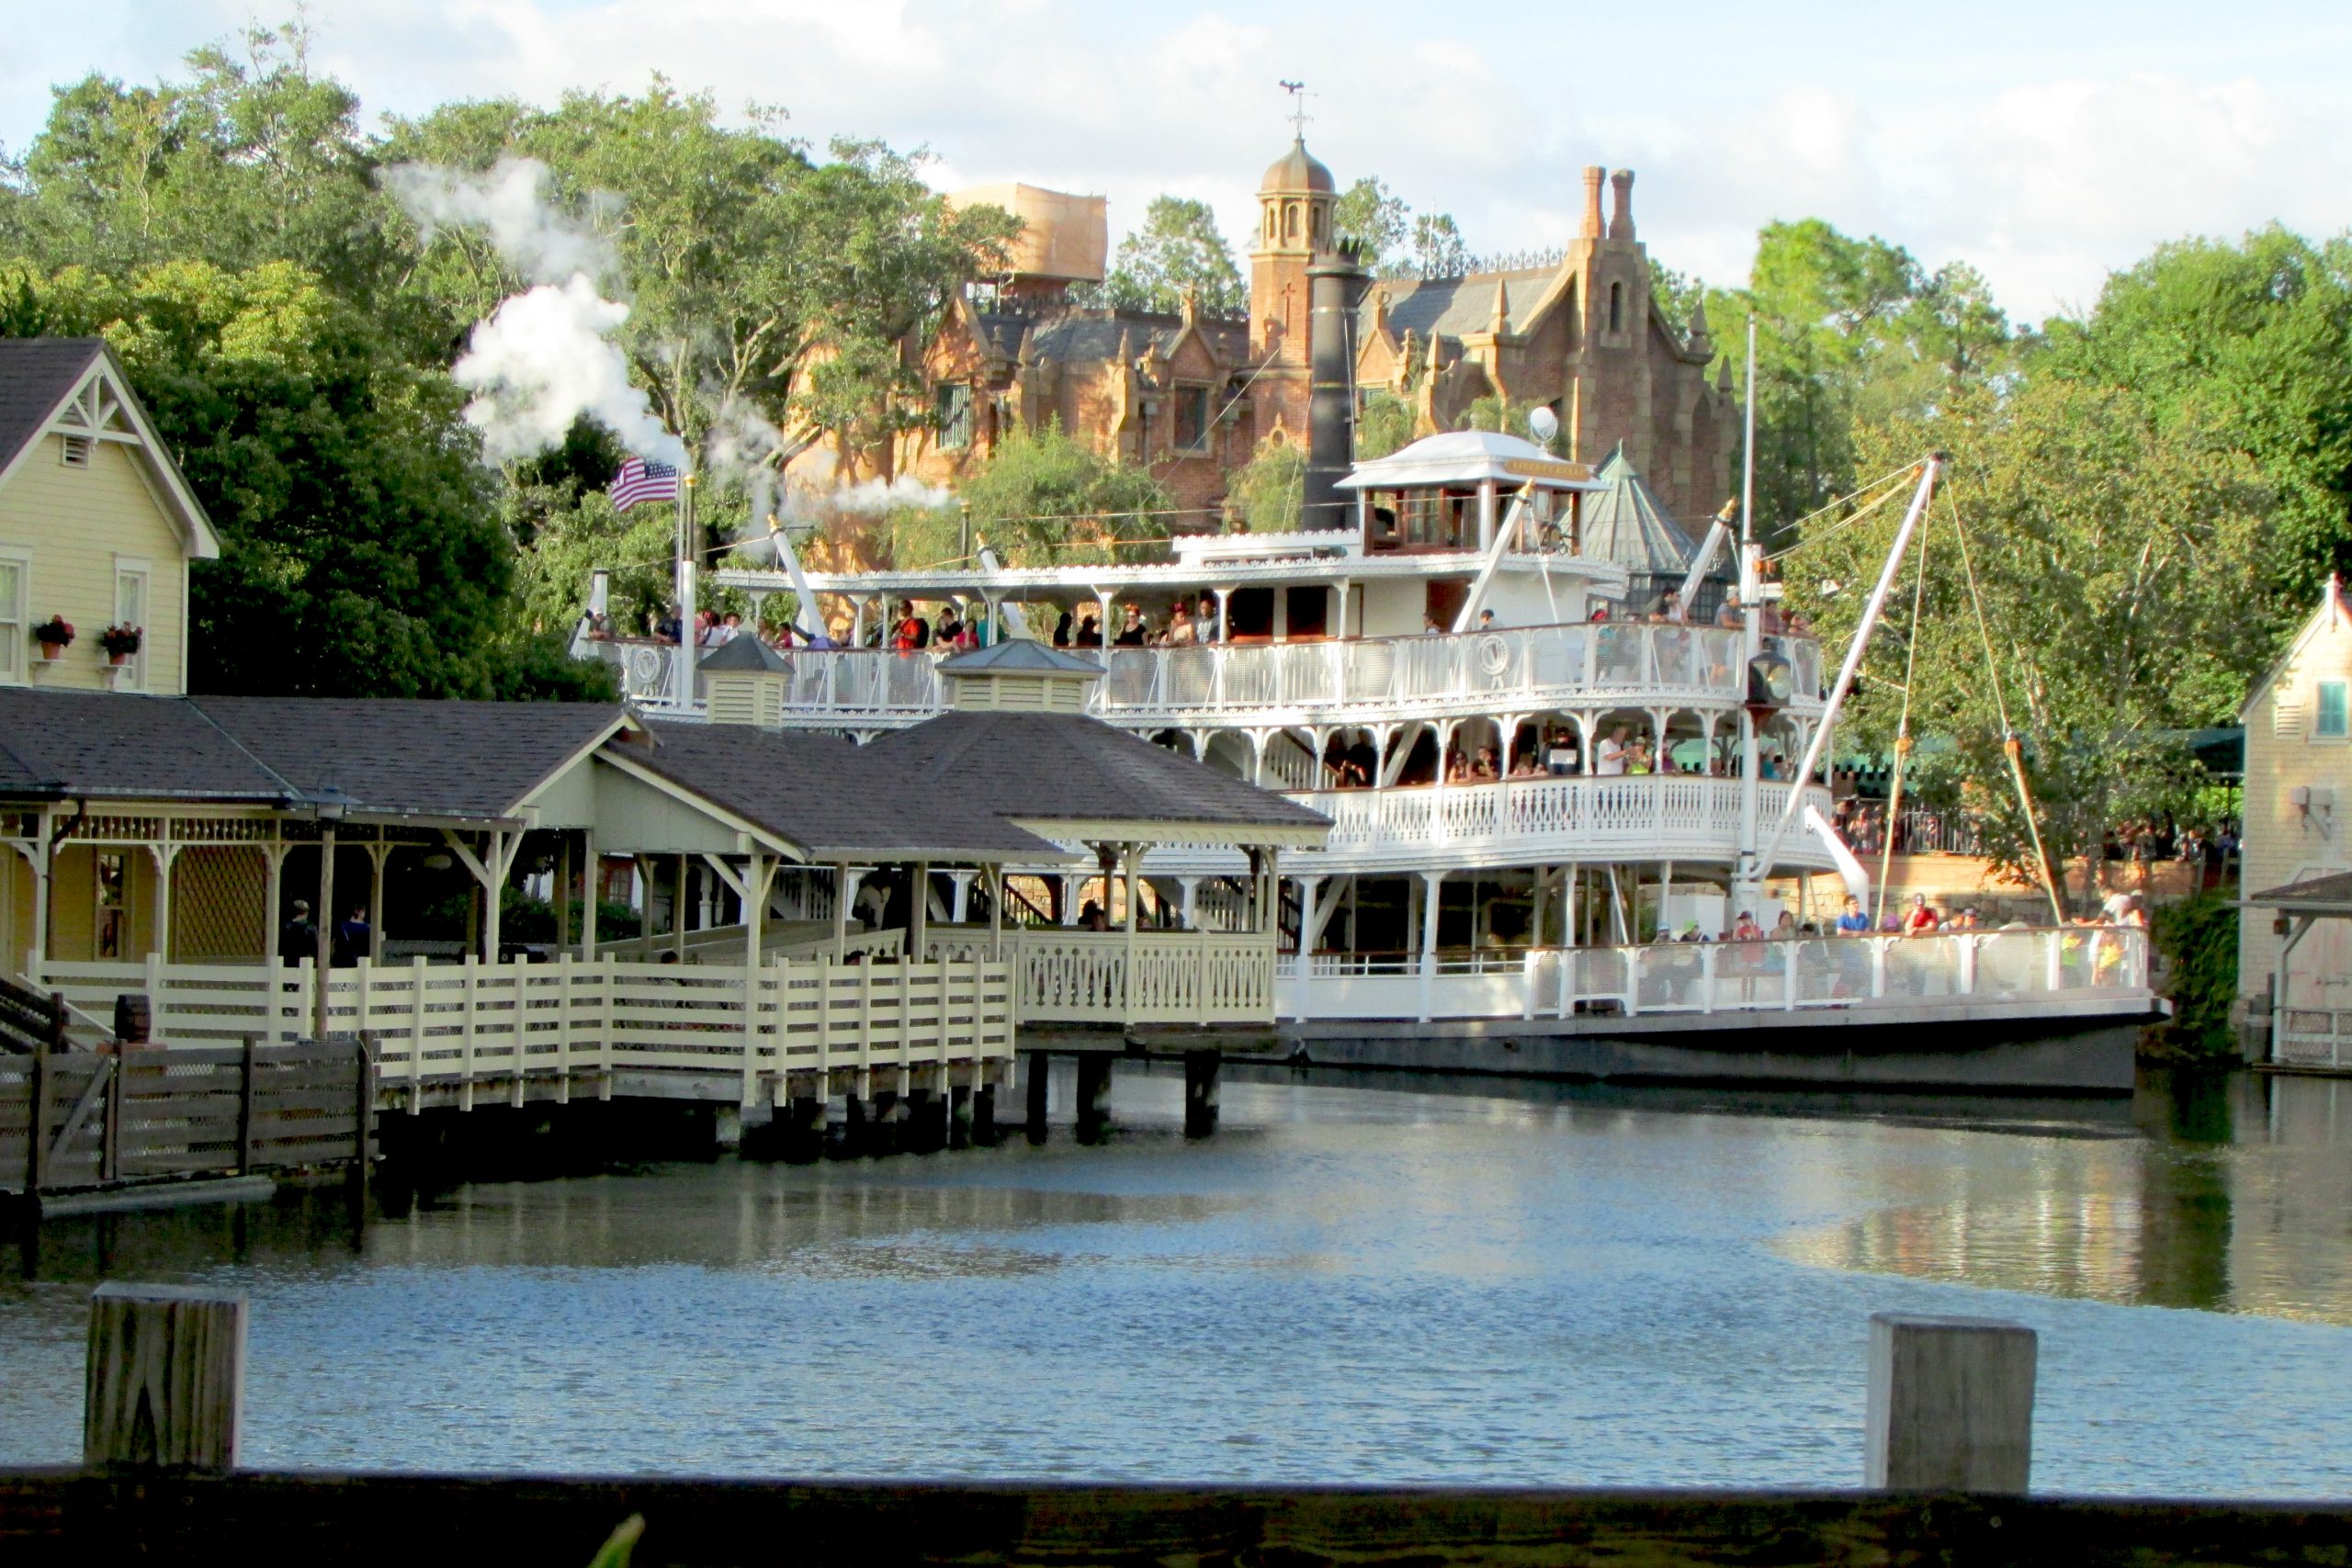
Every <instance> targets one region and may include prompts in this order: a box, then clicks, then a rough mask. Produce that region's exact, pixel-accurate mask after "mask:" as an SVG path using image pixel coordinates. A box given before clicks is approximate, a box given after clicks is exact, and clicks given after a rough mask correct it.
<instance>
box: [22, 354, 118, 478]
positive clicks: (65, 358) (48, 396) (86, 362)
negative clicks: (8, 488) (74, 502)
mask: <svg viewBox="0 0 2352 1568" xmlns="http://www.w3.org/2000/svg"><path fill="white" fill-rule="evenodd" d="M105 350H106V341H105V340H104V339H103V338H95V337H32V338H0V468H6V467H7V466H8V464H9V463H10V462H11V461H13V460H14V459H15V457H16V456H17V453H18V452H20V451H22V450H24V446H25V443H27V442H28V441H30V440H32V439H33V437H35V436H36V435H39V434H40V430H41V426H42V425H43V424H45V423H48V421H49V416H50V415H51V413H53V412H56V409H57V405H58V404H59V403H61V402H62V401H64V400H65V394H66V393H68V392H70V391H72V390H73V389H74V385H75V384H76V383H77V382H79V381H80V380H81V379H82V378H83V376H84V375H85V374H86V373H87V372H88V370H89V368H90V362H91V361H92V360H94V359H96V358H97V357H98V355H100V354H102V353H104V352H105Z"/></svg>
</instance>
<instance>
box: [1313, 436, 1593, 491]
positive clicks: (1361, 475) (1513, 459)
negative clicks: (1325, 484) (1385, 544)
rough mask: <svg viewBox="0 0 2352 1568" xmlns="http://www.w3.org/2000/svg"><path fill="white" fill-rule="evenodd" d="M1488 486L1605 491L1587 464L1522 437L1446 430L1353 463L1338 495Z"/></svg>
mask: <svg viewBox="0 0 2352 1568" xmlns="http://www.w3.org/2000/svg"><path fill="white" fill-rule="evenodd" d="M1489 480H1492V481H1494V482H1495V483H1498V484H1501V485H1505V486H1510V487H1513V488H1516V487H1517V486H1520V485H1523V484H1528V483H1532V484H1533V485H1534V486H1535V487H1536V488H1537V489H1538V490H1553V491H1599V490H1604V489H1606V488H1608V487H1607V486H1605V485H1604V484H1603V483H1602V482H1601V481H1600V479H1598V478H1596V477H1595V476H1594V474H1593V471H1592V465H1591V464H1589V463H1572V462H1569V461H1567V460H1566V459H1565V458H1561V457H1554V456H1552V454H1550V453H1549V452H1546V451H1545V450H1544V448H1543V447H1541V446H1537V445H1535V443H1534V442H1532V441H1529V440H1527V439H1526V438H1524V437H1522V436H1518V435H1506V434H1503V433H1502V432H1501V431H1498V430H1449V431H1447V432H1445V433H1444V434H1440V435H1424V436H1422V437H1421V438H1420V439H1419V441H1416V442H1414V443H1413V444H1412V445H1411V446H1405V447H1401V448H1399V449H1398V450H1397V451H1395V452H1391V453H1390V454H1389V455H1388V456H1387V457H1374V458H1372V459H1370V460H1369V461H1366V462H1362V463H1358V464H1357V465H1356V466H1355V467H1354V468H1351V469H1350V470H1349V471H1348V477H1347V478H1346V479H1341V480H1340V489H1341V490H1422V489H1428V488H1430V487H1432V486H1440V485H1448V486H1458V485H1478V484H1485V483H1487V481H1489Z"/></svg>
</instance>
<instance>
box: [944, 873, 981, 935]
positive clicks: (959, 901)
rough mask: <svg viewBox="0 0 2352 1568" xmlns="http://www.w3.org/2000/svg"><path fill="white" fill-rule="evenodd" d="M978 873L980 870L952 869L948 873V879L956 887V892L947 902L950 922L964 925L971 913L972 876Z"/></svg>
mask: <svg viewBox="0 0 2352 1568" xmlns="http://www.w3.org/2000/svg"><path fill="white" fill-rule="evenodd" d="M977 875H978V872H972V871H951V872H949V873H948V874H947V880H948V882H949V883H950V884H951V885H952V886H954V888H955V892H954V893H952V894H951V895H949V897H948V902H947V919H948V921H949V923H950V924H953V925H959V926H960V925H962V924H963V923H964V921H965V919H966V918H967V916H968V915H969V914H970V913H971V908H972V878H973V877H975V876H977Z"/></svg>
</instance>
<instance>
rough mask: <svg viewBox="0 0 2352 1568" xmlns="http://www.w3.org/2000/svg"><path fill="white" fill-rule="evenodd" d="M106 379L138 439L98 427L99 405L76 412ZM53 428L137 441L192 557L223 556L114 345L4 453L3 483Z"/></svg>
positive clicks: (0, 463) (144, 467)
mask: <svg viewBox="0 0 2352 1568" xmlns="http://www.w3.org/2000/svg"><path fill="white" fill-rule="evenodd" d="M101 381H102V382H103V383H104V388H105V389H106V390H107V392H108V393H110V394H111V395H112V397H113V399H114V406H113V410H111V411H107V412H120V414H121V415H122V417H123V418H124V419H125V420H126V421H127V422H129V423H130V429H131V435H132V437H135V442H134V441H133V440H131V439H130V438H127V437H124V436H122V435H119V434H114V433H109V432H101V431H99V430H98V429H96V427H94V426H93V425H92V424H91V423H89V421H90V420H91V419H92V418H93V417H100V418H102V417H103V413H102V412H99V411H97V410H96V409H95V408H93V409H92V410H91V411H89V412H81V413H80V417H78V418H77V417H75V415H76V413H77V412H80V411H78V410H77V406H76V405H78V404H80V403H82V402H83V401H84V399H85V393H87V392H89V391H91V390H92V389H93V386H94V384H95V383H98V382H101ZM52 434H74V435H92V434H105V435H106V437H107V439H109V440H116V441H122V442H124V443H125V444H126V445H136V446H138V447H139V449H140V452H141V457H143V459H144V461H143V462H142V463H141V472H142V474H143V475H144V476H145V477H146V478H147V479H148V482H149V483H150V484H156V483H160V485H161V487H162V489H163V491H164V495H163V497H162V498H161V499H162V500H163V501H164V510H165V511H166V512H169V513H174V514H175V516H176V518H177V521H178V523H179V525H180V531H181V534H182V536H184V537H185V538H186V540H187V554H188V555H189V557H190V558H194V559H198V560H213V559H217V558H219V556H220V537H219V536H217V535H215V534H214V533H213V531H212V520H211V519H210V518H209V517H207V516H206V515H205V514H204V507H203V506H202V504H201V503H199V502H198V501H197V499H196V496H195V494H194V492H192V491H189V489H188V488H187V479H186V477H185V476H183V475H182V474H181V473H180V467H179V465H178V464H177V463H175V462H174V461H173V460H172V456H171V453H170V452H169V451H168V450H166V449H165V447H164V443H163V438H162V437H160V436H158V435H157V434H155V427H154V426H153V425H152V424H150V423H148V422H147V413H146V411H145V410H144V409H142V408H141V407H140V405H139V400H138V399H137V398H136V397H134V396H132V395H131V392H130V382H129V380H128V379H127V378H125V377H124V376H123V374H122V371H121V367H119V365H118V364H116V362H115V357H114V351H113V350H112V349H109V348H107V346H106V345H105V344H99V345H98V347H97V348H96V350H95V351H94V352H93V354H92V355H91V357H90V364H89V366H88V367H87V368H86V369H85V370H84V372H83V373H82V375H81V376H80V377H79V378H77V379H76V380H75V381H74V385H73V387H72V388H71V389H69V390H68V391H67V392H66V394H65V395H64V396H63V397H62V398H60V399H58V400H57V401H56V403H54V404H53V405H51V408H50V411H49V412H48V413H46V414H44V415H43V416H42V417H41V422H40V426H39V427H38V428H37V429H36V430H35V431H34V433H33V434H32V435H31V436H29V437H28V439H27V440H26V442H25V444H24V445H23V446H19V447H17V450H15V451H14V452H11V453H9V454H7V455H6V458H5V459H0V488H5V487H6V485H7V483H8V481H9V480H10V479H14V478H15V477H16V475H17V469H18V468H22V467H23V466H24V465H25V462H26V460H27V459H28V458H29V457H31V456H32V454H33V452H34V451H35V449H37V448H38V447H39V446H40V444H41V442H42V440H43V439H44V438H45V437H47V436H50V435H52Z"/></svg>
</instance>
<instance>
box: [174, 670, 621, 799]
mask: <svg viewBox="0 0 2352 1568" xmlns="http://www.w3.org/2000/svg"><path fill="white" fill-rule="evenodd" d="M128 700H130V701H134V702H138V701H152V700H153V699H140V698H132V699H128ZM181 700H183V701H185V702H187V704H188V705H190V706H192V707H195V708H197V709H199V710H200V711H201V713H202V715H203V716H205V717H207V718H209V719H210V720H211V722H212V723H214V724H217V725H218V726H219V727H220V729H221V730H222V731H224V732H226V734H227V735H228V736H229V737H231V738H232V739H234V740H235V741H236V742H237V743H238V744H239V745H241V746H243V748H244V749H245V750H246V751H248V752H250V753H251V754H252V755H253V756H254V757H255V758H257V759H258V760H259V761H261V762H262V763H264V764H265V765H266V766H267V767H268V768H269V770H270V771H271V772H272V773H276V774H277V775H278V776H279V777H281V778H283V779H284V780H286V781H287V782H288V784H292V785H293V786H294V787H295V788H296V789H298V790H300V791H302V792H304V793H306V794H307V793H310V792H311V791H314V790H317V789H318V788H320V787H321V786H322V785H325V786H332V787H334V788H335V789H339V790H341V791H342V792H343V793H344V795H346V796H348V797H349V798H350V800H351V803H352V808H353V809H354V810H357V811H365V812H379V813H387V814H396V815H401V816H413V817H468V818H488V817H504V816H507V815H510V814H511V813H512V812H513V811H514V810H515V807H517V806H519V805H521V804H522V801H523V799H524V797H525V796H526V795H529V794H530V793H531V791H532V790H533V789H534V788H536V787H537V785H538V784H540V783H541V782H543V781H544V780H545V779H546V778H547V777H548V774H550V773H554V772H555V771H556V770H557V769H558V768H559V767H560V766H562V764H563V763H564V761H566V760H568V759H569V758H571V757H572V756H575V755H577V754H578V753H579V752H580V751H581V750H582V748H584V747H587V746H589V745H591V744H593V743H594V741H595V740H596V739H598V738H599V737H600V736H602V735H604V734H605V733H606V732H608V731H609V730H611V729H612V728H613V727H614V726H615V725H616V724H617V723H618V722H619V721H620V719H621V717H622V716H623V711H624V710H622V709H621V708H619V707H618V706H613V705H605V704H600V703H487V702H435V701H426V700H421V699H394V698H376V699H360V698H348V699H346V698H334V697H195V698H187V699H181Z"/></svg>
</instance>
